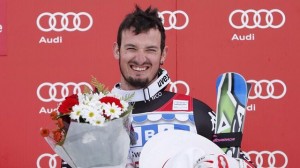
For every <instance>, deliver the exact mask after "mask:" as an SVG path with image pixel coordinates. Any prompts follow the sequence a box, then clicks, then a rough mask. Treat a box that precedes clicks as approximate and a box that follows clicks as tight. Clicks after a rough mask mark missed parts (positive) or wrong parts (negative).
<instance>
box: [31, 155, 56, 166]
mask: <svg viewBox="0 0 300 168" xmlns="http://www.w3.org/2000/svg"><path fill="white" fill-rule="evenodd" d="M56 157H58V155H57V154H50V153H44V154H41V155H40V156H39V157H38V159H37V160H36V166H37V168H41V167H42V166H41V162H42V160H45V159H47V161H48V165H49V168H56V167H57V160H56Z"/></svg>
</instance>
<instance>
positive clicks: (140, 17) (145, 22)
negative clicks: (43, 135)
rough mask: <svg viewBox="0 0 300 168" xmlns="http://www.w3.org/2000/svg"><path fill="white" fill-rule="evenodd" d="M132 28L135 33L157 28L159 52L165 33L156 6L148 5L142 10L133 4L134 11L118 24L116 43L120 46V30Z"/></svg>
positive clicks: (163, 42)
mask: <svg viewBox="0 0 300 168" xmlns="http://www.w3.org/2000/svg"><path fill="white" fill-rule="evenodd" d="M131 27H132V28H134V32H135V34H140V33H142V32H147V31H149V30H150V29H152V28H154V29H158V30H159V32H160V34H161V42H160V48H161V52H162V51H163V49H164V48H165V41H166V34H165V29H164V26H163V24H162V19H161V18H160V17H159V15H158V10H157V8H154V9H153V8H151V6H149V7H148V8H147V9H146V10H145V11H143V10H142V9H141V8H140V7H139V6H138V5H136V6H135V11H133V12H132V13H129V14H128V15H127V16H126V17H125V18H124V20H123V21H122V23H121V24H120V26H119V30H118V36H117V43H118V46H119V48H120V46H121V41H122V32H123V31H124V30H128V29H130V28H131Z"/></svg>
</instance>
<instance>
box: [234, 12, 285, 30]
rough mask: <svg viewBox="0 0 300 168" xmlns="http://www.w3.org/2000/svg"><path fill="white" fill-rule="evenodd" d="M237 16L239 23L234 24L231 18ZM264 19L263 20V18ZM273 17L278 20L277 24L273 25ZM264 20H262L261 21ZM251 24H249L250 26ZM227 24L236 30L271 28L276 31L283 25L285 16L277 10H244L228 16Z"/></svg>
mask: <svg viewBox="0 0 300 168" xmlns="http://www.w3.org/2000/svg"><path fill="white" fill-rule="evenodd" d="M236 15H238V18H239V17H240V21H238V23H237V22H236V23H234V21H233V20H234V19H233V17H234V16H236ZM264 15H265V17H264V18H263V16H264ZM251 16H252V21H253V23H252V21H251V20H250V17H251ZM275 16H276V18H277V19H280V22H279V23H277V22H276V23H275V21H274V20H275V19H274V18H275ZM263 19H264V20H263ZM250 22H251V24H250ZM229 23H230V25H231V26H232V27H233V28H236V29H242V28H248V29H254V28H261V29H265V28H269V27H271V28H273V29H277V28H280V27H282V26H283V24H284V23H285V15H284V13H283V12H282V11H281V10H279V9H272V10H270V11H269V10H266V9H260V10H258V11H256V10H254V9H248V10H246V11H244V10H240V9H237V10H234V11H233V12H231V13H230V15H229Z"/></svg>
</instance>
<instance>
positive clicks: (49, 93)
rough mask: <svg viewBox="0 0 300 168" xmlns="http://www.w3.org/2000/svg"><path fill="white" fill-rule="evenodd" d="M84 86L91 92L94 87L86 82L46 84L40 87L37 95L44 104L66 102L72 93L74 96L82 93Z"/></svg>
mask: <svg viewBox="0 0 300 168" xmlns="http://www.w3.org/2000/svg"><path fill="white" fill-rule="evenodd" d="M84 86H87V87H88V88H90V89H91V90H92V89H93V88H92V86H91V85H90V84H89V83H86V82H80V83H74V82H68V83H61V82H56V83H49V82H45V83H42V84H41V85H39V87H38V88H37V91H36V94H37V97H38V98H39V99H40V100H41V101H43V102H50V101H55V102H61V101H63V100H64V98H65V97H67V96H69V95H70V92H72V93H73V94H75V93H81V90H82V89H83V87H84ZM59 91H60V92H59Z"/></svg>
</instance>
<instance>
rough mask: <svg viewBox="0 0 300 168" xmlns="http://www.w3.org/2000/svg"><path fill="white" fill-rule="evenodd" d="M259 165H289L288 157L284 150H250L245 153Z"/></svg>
mask: <svg viewBox="0 0 300 168" xmlns="http://www.w3.org/2000/svg"><path fill="white" fill-rule="evenodd" d="M245 154H246V155H247V156H248V157H249V158H251V160H252V161H253V162H255V164H256V166H257V167H270V168H274V167H287V165H288V157H287V155H286V154H285V153H284V152H282V151H273V152H270V151H261V152H257V151H249V152H247V153H245Z"/></svg>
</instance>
